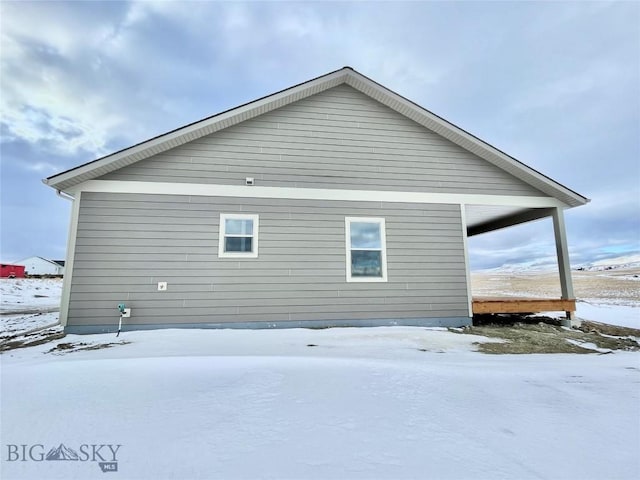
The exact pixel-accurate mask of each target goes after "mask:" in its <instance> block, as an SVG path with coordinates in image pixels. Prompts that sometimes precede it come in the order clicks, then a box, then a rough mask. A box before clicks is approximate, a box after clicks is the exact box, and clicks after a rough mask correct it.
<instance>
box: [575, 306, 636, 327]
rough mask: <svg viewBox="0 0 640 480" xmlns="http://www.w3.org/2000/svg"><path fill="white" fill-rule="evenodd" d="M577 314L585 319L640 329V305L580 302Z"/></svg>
mask: <svg viewBox="0 0 640 480" xmlns="http://www.w3.org/2000/svg"><path fill="white" fill-rule="evenodd" d="M576 308H577V309H578V310H577V312H576V315H577V316H578V317H579V318H581V319H583V320H593V321H594V322H600V323H608V324H609V325H618V326H620V327H630V328H637V329H639V330H640V306H627V305H600V304H595V305H594V304H591V303H587V302H578V303H577V304H576Z"/></svg>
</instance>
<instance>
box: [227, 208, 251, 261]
mask: <svg viewBox="0 0 640 480" xmlns="http://www.w3.org/2000/svg"><path fill="white" fill-rule="evenodd" d="M227 219H237V220H253V235H252V237H253V241H252V242H251V248H252V251H251V252H225V251H224V237H225V234H226V232H225V226H226V222H225V220H227ZM219 230H220V233H219V235H218V236H219V239H218V257H219V258H258V231H259V215H248V214H244V213H221V214H220V228H219ZM236 236H237V235H236Z"/></svg>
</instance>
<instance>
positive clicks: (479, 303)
mask: <svg viewBox="0 0 640 480" xmlns="http://www.w3.org/2000/svg"><path fill="white" fill-rule="evenodd" d="M575 311H576V301H575V300H562V299H559V298H558V299H555V298H519V297H499V298H498V297H495V298H491V297H477V298H476V297H474V299H473V313H474V314H475V313H541V312H575Z"/></svg>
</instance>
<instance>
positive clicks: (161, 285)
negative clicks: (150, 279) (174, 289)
mask: <svg viewBox="0 0 640 480" xmlns="http://www.w3.org/2000/svg"><path fill="white" fill-rule="evenodd" d="M166 290H167V282H158V291H159V292H164V291H166Z"/></svg>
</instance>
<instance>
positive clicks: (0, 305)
mask: <svg viewBox="0 0 640 480" xmlns="http://www.w3.org/2000/svg"><path fill="white" fill-rule="evenodd" d="M61 293H62V279H60V278H0V313H7V312H15V311H25V310H28V311H51V310H57V309H59V308H60V295H61Z"/></svg>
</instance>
